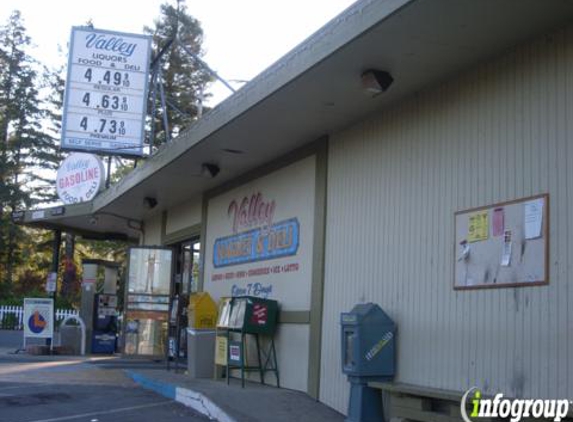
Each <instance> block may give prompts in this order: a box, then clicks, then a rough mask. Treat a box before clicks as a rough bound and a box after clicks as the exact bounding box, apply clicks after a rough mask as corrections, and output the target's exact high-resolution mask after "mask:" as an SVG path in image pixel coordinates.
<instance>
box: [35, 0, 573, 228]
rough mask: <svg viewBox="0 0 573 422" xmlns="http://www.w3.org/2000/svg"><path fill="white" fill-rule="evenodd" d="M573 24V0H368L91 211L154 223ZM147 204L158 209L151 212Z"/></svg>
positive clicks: (165, 148)
mask: <svg viewBox="0 0 573 422" xmlns="http://www.w3.org/2000/svg"><path fill="white" fill-rule="evenodd" d="M572 17H573V2H571V1H570V0H552V1H539V0H503V1H499V0H431V1H430V0H386V1H373V0H363V1H359V2H357V3H355V4H354V5H352V6H351V7H350V8H348V9H347V10H346V11H344V12H343V13H342V14H341V15H339V16H338V17H336V18H335V19H333V20H332V21H331V22H329V23H328V24H327V25H325V26H324V27H323V28H322V29H320V30H319V31H318V32H316V33H315V34H314V35H312V36H311V37H310V38H308V39H307V40H306V41H304V42H303V43H302V44H300V45H299V46H298V47H296V48H295V49H294V50H292V51H291V52H289V53H288V54H287V55H285V56H284V57H283V58H282V59H281V60H279V61H278V62H277V63H275V64H274V65H272V66H271V67H270V68H268V69H267V70H265V71H264V72H263V73H261V74H260V75H259V76H257V77H256V78H255V79H253V80H252V81H251V82H250V83H248V84H246V85H245V86H244V87H243V88H242V89H240V90H239V91H238V92H237V93H236V94H234V95H232V96H231V97H229V98H228V99H227V100H225V101H224V102H222V103H221V104H219V105H218V106H217V107H216V108H214V109H213V110H211V111H210V112H209V113H207V114H206V115H204V116H203V117H202V118H201V119H200V120H198V121H197V122H196V123H195V124H193V126H192V127H190V128H189V130H187V131H185V132H184V133H183V134H182V135H181V136H179V137H178V138H177V139H175V140H173V141H172V142H171V143H169V144H166V145H164V146H163V147H162V148H161V150H160V151H159V152H158V153H156V154H155V155H153V156H152V157H150V158H149V159H147V160H146V162H145V163H144V164H143V165H141V166H139V167H138V168H137V169H135V170H134V171H132V172H131V173H130V174H128V175H127V176H126V177H125V178H124V179H122V180H121V181H120V182H119V183H117V184H115V185H113V186H111V187H110V188H109V189H107V190H106V191H105V192H103V193H102V194H100V195H99V196H98V197H97V198H96V199H95V200H94V201H93V203H92V204H91V205H90V206H91V207H92V208H91V213H92V214H93V213H96V214H100V215H108V216H112V215H113V216H121V218H123V219H126V220H125V221H131V220H134V221H141V220H144V219H146V218H149V217H150V216H152V215H153V214H154V213H158V212H161V211H162V210H166V209H168V208H170V207H172V206H174V205H176V204H178V203H181V202H183V201H185V200H188V199H189V198H193V197H195V196H197V195H199V194H201V193H202V192H204V191H207V190H209V189H212V188H214V187H216V186H218V185H221V184H223V183H225V182H228V181H230V180H232V179H234V178H236V177H237V176H239V175H241V174H244V173H246V172H248V171H249V170H252V169H254V168H256V167H259V166H261V165H263V164H265V163H268V162H269V161H272V160H273V159H276V158H278V157H280V156H282V155H284V154H286V153H288V152H290V151H292V150H295V149H297V148H299V147H301V146H303V145H305V144H308V143H310V142H313V141H315V140H316V139H318V138H320V137H322V136H325V135H328V134H332V133H335V132H337V131H339V130H341V129H343V128H345V127H348V126H350V125H352V124H353V123H355V122H357V121H359V120H361V119H364V118H365V117H366V116H368V115H369V114H371V113H374V112H375V111H379V110H381V109H383V108H385V107H389V106H391V105H393V104H395V103H397V102H398V101H400V100H402V99H404V98H406V97H407V96H410V95H412V94H414V93H415V92H417V91H420V90H422V89H425V88H427V87H430V86H432V85H435V84H436V83H439V82H440V81H443V80H445V79H447V78H449V77H451V76H452V75H454V74H456V73H458V72H460V71H462V70H464V69H467V68H469V67H471V66H472V65H475V64H476V63H478V62H481V61H483V60H486V59H489V58H491V57H494V56H496V55H498V54H501V53H503V52H504V51H507V50H508V49H510V48H511V47H513V46H515V45H517V44H519V43H521V42H524V41H526V40H529V39H531V38H533V37H536V36H538V35H540V34H542V33H545V32H547V31H550V30H552V29H555V28H559V27H562V26H564V25H565V24H566V23H568V22H570V21H571V18H572ZM370 68H374V69H381V70H386V71H388V72H390V73H391V75H392V76H393V78H394V83H393V85H392V86H391V87H390V89H389V90H388V91H387V92H385V93H383V94H381V95H378V96H376V97H370V96H367V95H365V93H364V91H363V89H362V86H361V81H360V75H361V74H362V72H363V71H365V70H367V69H370ZM229 150H236V151H242V153H241V154H236V153H231V152H229ZM203 163H215V164H217V165H218V166H219V168H220V169H221V171H220V173H219V174H218V175H217V176H216V177H214V178H206V177H204V176H203V175H202V171H201V170H202V168H201V166H202V164H203ZM146 197H152V198H155V199H156V200H157V206H156V207H154V208H153V209H151V210H149V209H148V208H146V207H144V205H143V201H144V198H146ZM74 221H77V220H74ZM100 221H101V223H100V222H98V224H97V225H92V228H91V229H92V230H96V231H98V232H99V233H104V232H108V233H109V232H111V231H115V230H116V229H118V230H123V231H120V232H121V233H126V229H125V226H123V229H119V228H118V227H117V224H118V223H117V221H115V220H112V219H111V218H110V219H109V220H108V219H107V218H102V220H100ZM104 221H106V223H105V224H103V223H104ZM107 221H109V223H107ZM26 222H30V221H29V220H28V219H26ZM56 222H60V223H61V224H62V227H64V226H66V225H68V224H72V219H71V218H68V217H63V218H60V219H58V220H57V221H56V220H53V219H49V218H48V219H46V220H45V221H44V226H46V225H47V224H52V223H56ZM81 223H82V224H79V221H77V224H76V227H85V221H82V222H81ZM114 225H115V226H114Z"/></svg>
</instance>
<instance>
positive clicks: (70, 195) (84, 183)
mask: <svg viewBox="0 0 573 422" xmlns="http://www.w3.org/2000/svg"><path fill="white" fill-rule="evenodd" d="M104 172H105V170H104V167H103V163H102V162H101V160H100V159H99V157H96V156H95V155H92V154H85V153H75V154H71V155H70V156H69V157H68V158H66V159H65V160H64V161H63V162H62V165H61V166H60V168H59V169H58V174H57V175H56V192H57V193H58V196H59V198H60V199H61V200H62V202H63V203H64V204H76V203H78V202H86V201H91V200H92V199H93V198H94V197H95V196H96V195H97V193H98V192H99V191H100V190H101V189H102V188H103V186H104V179H105V176H104Z"/></svg>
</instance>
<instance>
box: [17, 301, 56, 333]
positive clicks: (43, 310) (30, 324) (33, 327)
mask: <svg viewBox="0 0 573 422" xmlns="http://www.w3.org/2000/svg"><path fill="white" fill-rule="evenodd" d="M23 322H24V344H25V343H26V338H53V336H54V300H53V299H43V298H25V299H24V321H23Z"/></svg>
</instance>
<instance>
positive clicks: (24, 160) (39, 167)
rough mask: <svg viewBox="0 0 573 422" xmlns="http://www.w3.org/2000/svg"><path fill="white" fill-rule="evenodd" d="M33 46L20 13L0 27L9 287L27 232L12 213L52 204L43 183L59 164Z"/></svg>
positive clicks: (0, 250)
mask: <svg viewBox="0 0 573 422" xmlns="http://www.w3.org/2000/svg"><path fill="white" fill-rule="evenodd" d="M30 44H31V40H30V37H29V36H28V35H26V29H25V27H24V25H23V22H22V18H21V16H20V13H19V12H18V11H14V12H13V13H12V14H11V16H10V17H9V19H8V21H7V22H6V24H5V25H3V26H1V27H0V110H1V112H0V224H1V226H0V271H2V273H0V280H4V281H6V283H7V285H8V287H10V286H11V285H12V279H13V270H14V268H15V266H16V265H18V264H19V263H21V262H22V256H21V251H22V249H23V247H22V242H24V241H25V237H26V231H24V230H23V229H22V228H21V227H18V226H16V225H14V224H13V223H12V221H11V213H12V212H13V211H15V210H16V209H20V208H24V207H25V208H29V207H31V206H32V205H34V204H35V203H37V202H41V201H44V200H48V199H52V197H53V193H51V192H53V190H52V191H51V192H50V189H46V186H42V185H40V183H46V182H47V180H48V178H49V175H48V173H47V171H48V170H53V169H54V168H55V166H56V163H57V153H56V147H55V142H54V139H53V138H52V137H50V136H49V135H48V134H46V132H45V131H44V130H43V129H44V128H43V119H44V118H45V117H46V113H45V111H43V110H42V108H41V96H40V93H39V89H40V88H41V81H40V78H39V76H38V71H37V68H38V64H37V62H36V61H34V59H33V58H32V57H30V56H29V55H28V53H27V49H28V48H29V47H30Z"/></svg>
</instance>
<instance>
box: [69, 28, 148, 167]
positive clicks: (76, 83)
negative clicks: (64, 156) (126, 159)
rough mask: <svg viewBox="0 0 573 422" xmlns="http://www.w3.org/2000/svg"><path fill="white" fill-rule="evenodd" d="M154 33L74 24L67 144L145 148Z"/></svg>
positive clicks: (121, 150)
mask: <svg viewBox="0 0 573 422" xmlns="http://www.w3.org/2000/svg"><path fill="white" fill-rule="evenodd" d="M150 48H151V38H150V37H148V36H143V35H135V34H125V33H120V32H110V31H104V30H99V29H93V28H89V27H74V28H72V36H71V42H70V54H69V59H68V60H69V61H68V77H67V81H66V95H65V100H64V115H63V125H62V148H63V149H69V150H76V151H91V152H99V153H107V154H113V155H126V156H141V155H142V154H143V139H144V119H145V112H146V103H147V101H146V99H147V87H148V80H149V56H150Z"/></svg>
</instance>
